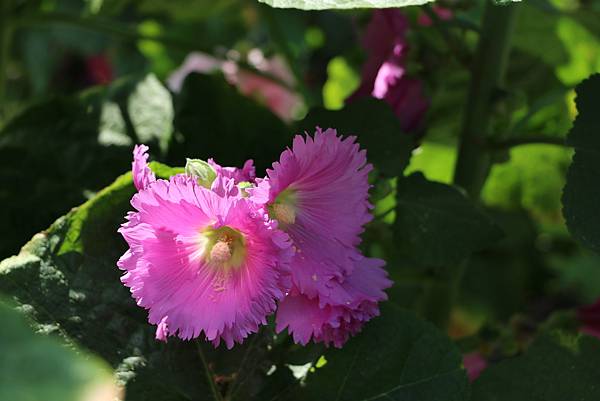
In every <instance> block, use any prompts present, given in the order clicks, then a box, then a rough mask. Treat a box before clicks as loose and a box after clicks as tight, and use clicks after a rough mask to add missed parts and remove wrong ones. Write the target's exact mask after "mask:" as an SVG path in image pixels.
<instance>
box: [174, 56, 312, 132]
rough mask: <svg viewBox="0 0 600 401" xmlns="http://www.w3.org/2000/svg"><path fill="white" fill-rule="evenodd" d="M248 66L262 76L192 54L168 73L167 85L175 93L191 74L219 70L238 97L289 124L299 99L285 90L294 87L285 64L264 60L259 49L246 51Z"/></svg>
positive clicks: (272, 59) (277, 60) (273, 60)
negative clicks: (256, 104) (260, 103)
mask: <svg viewBox="0 0 600 401" xmlns="http://www.w3.org/2000/svg"><path fill="white" fill-rule="evenodd" d="M248 64H250V65H252V66H253V67H254V68H256V69H257V70H258V71H260V72H262V73H263V74H264V75H265V76H263V75H260V74H257V73H255V72H252V71H250V70H248V69H244V68H241V67H239V66H238V65H237V63H235V62H233V61H225V60H220V59H217V58H215V57H212V56H210V55H207V54H204V53H200V52H194V53H190V54H189V55H188V56H187V57H186V59H185V61H184V62H183V64H182V65H181V67H179V68H178V69H177V70H175V71H174V72H173V73H172V74H171V76H170V77H169V78H168V80H167V82H168V84H169V87H170V88H171V90H172V91H174V92H179V91H180V90H181V87H182V86H183V81H184V80H185V77H187V75H188V74H190V73H191V72H199V73H203V74H211V73H213V72H215V71H221V72H222V73H223V74H224V75H225V78H226V79H227V81H228V82H229V83H230V84H232V85H234V86H236V87H237V88H238V90H239V91H240V92H241V93H242V94H244V95H245V96H248V97H252V98H254V99H256V100H258V101H259V102H262V103H264V104H265V105H266V106H267V107H268V108H269V109H270V110H271V111H272V112H273V113H274V114H276V115H277V116H278V117H279V118H281V119H282V120H284V121H290V120H291V119H292V117H293V115H294V112H295V110H296V109H297V108H298V107H299V106H300V105H301V103H302V100H301V98H300V97H299V96H298V95H297V94H296V93H295V92H293V91H292V90H290V89H289V88H290V87H293V85H294V77H293V76H292V74H291V72H290V71H289V68H288V67H287V66H286V64H285V62H284V61H283V60H282V59H281V58H280V57H273V58H271V59H267V58H265V57H264V56H263V55H262V52H261V51H260V50H259V49H253V50H251V51H250V52H249V55H248ZM268 77H273V78H275V80H274V79H269V78H268ZM277 80H278V81H279V82H277ZM282 83H283V85H282Z"/></svg>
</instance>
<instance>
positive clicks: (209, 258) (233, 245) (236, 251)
mask: <svg viewBox="0 0 600 401" xmlns="http://www.w3.org/2000/svg"><path fill="white" fill-rule="evenodd" d="M203 235H204V237H205V238H206V240H207V242H206V247H205V249H204V260H205V261H206V262H207V263H209V264H211V265H213V266H215V267H218V268H238V267H240V266H241V265H242V263H243V262H244V259H245V257H246V244H245V242H246V241H245V240H244V236H243V234H242V233H240V232H239V231H237V230H234V229H233V228H230V227H227V226H223V227H219V228H209V229H207V230H206V231H204V232H203Z"/></svg>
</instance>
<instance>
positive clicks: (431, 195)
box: [394, 173, 501, 267]
mask: <svg viewBox="0 0 600 401" xmlns="http://www.w3.org/2000/svg"><path fill="white" fill-rule="evenodd" d="M396 191H397V192H396V222H395V224H394V236H395V241H396V244H397V247H398V250H399V252H400V254H402V255H403V256H406V257H408V258H410V259H412V260H414V261H416V262H418V263H419V264H421V265H424V266H429V267H442V266H451V265H453V264H456V263H460V262H461V261H462V260H463V259H464V258H466V257H468V256H469V255H470V254H471V253H473V252H475V251H478V250H481V249H483V248H484V247H486V246H487V245H489V244H491V243H493V242H494V241H495V240H498V239H499V238H500V237H501V231H500V229H499V228H498V227H497V226H496V224H494V222H493V221H492V220H491V219H490V218H489V217H488V216H487V215H486V214H484V213H483V212H482V211H481V210H479V209H478V208H477V206H475V204H473V203H472V202H471V201H470V200H469V199H468V197H467V196H466V195H465V194H463V193H462V192H461V191H460V190H458V189H457V188H455V187H452V186H449V185H446V184H441V183H437V182H433V181H427V180H426V179H425V178H424V177H423V175H422V174H420V173H415V174H412V175H410V176H408V177H405V178H403V179H399V180H398V184H397V190H396Z"/></svg>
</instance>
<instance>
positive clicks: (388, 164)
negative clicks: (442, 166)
mask: <svg viewBox="0 0 600 401" xmlns="http://www.w3.org/2000/svg"><path fill="white" fill-rule="evenodd" d="M366 116H368V118H367V117H366ZM315 127H321V128H323V129H326V128H335V129H337V131H338V134H342V135H356V136H357V137H358V142H359V143H360V145H361V147H363V148H366V149H367V158H368V159H369V161H370V162H371V163H373V164H374V165H375V167H376V168H377V169H379V170H380V171H381V173H382V174H384V175H386V176H388V177H395V176H396V175H400V174H401V173H402V171H403V170H404V168H406V166H407V165H408V162H409V160H410V155H411V151H412V149H413V146H414V142H413V140H412V138H410V136H408V135H406V134H404V133H403V132H402V128H400V122H399V121H398V118H397V117H396V116H395V115H394V113H393V112H392V110H391V108H390V107H389V105H388V104H387V103H385V102H383V101H381V100H377V99H372V98H363V99H359V100H356V101H354V102H352V103H350V104H348V105H346V107H344V108H343V109H342V110H335V111H332V110H325V109H322V108H316V109H312V110H310V112H309V113H308V115H307V116H306V118H305V119H304V120H303V121H301V122H299V123H298V125H297V128H296V131H298V132H304V131H306V132H308V133H311V134H312V133H313V132H314V130H315Z"/></svg>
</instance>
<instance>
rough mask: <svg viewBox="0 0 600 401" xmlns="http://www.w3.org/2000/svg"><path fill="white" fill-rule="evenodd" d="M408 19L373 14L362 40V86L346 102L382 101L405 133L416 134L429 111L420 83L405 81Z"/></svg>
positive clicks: (387, 11) (380, 12)
mask: <svg viewBox="0 0 600 401" xmlns="http://www.w3.org/2000/svg"><path fill="white" fill-rule="evenodd" d="M407 31H408V19H407V18H406V17H405V16H404V15H403V14H402V13H401V12H400V11H398V10H395V9H383V10H374V11H373V16H372V18H371V21H370V23H369V25H368V26H367V31H366V33H365V37H364V47H365V48H366V50H367V52H368V55H369V57H368V59H367V61H366V63H365V65H364V66H363V71H362V82H361V85H360V86H359V88H358V89H357V90H356V91H355V92H354V93H353V94H352V95H351V96H350V97H349V98H348V99H347V101H353V100H355V99H357V98H360V97H364V96H372V97H375V98H377V99H383V100H385V101H386V102H387V103H388V104H389V105H390V106H391V107H392V109H393V111H394V113H395V114H396V116H398V119H399V120H400V124H401V126H402V129H403V130H404V131H406V132H415V131H419V130H420V129H421V128H422V127H421V125H422V122H423V117H424V115H425V112H426V111H427V109H428V108H429V100H427V98H426V97H425V96H424V94H423V87H422V84H421V81H419V80H416V79H413V78H410V77H408V75H407V73H406V67H405V64H406V56H407V53H408V44H407V41H406V33H407Z"/></svg>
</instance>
